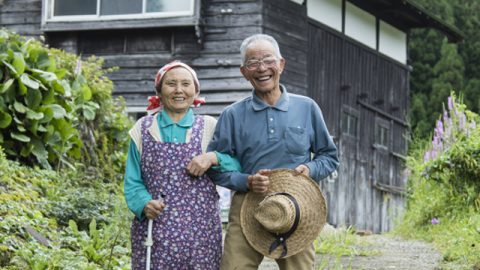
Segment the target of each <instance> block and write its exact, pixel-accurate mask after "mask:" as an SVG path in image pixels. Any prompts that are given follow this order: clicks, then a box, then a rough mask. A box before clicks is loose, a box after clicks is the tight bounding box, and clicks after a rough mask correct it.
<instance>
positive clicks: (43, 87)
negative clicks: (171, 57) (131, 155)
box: [0, 29, 132, 177]
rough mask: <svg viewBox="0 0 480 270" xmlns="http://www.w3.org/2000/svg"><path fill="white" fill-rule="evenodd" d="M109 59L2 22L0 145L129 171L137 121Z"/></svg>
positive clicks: (57, 160)
mask: <svg viewBox="0 0 480 270" xmlns="http://www.w3.org/2000/svg"><path fill="white" fill-rule="evenodd" d="M102 64H103V61H102V60H101V59H97V58H95V57H91V58H88V59H86V60H81V59H80V58H79V57H78V56H76V55H73V54H69V53H66V52H64V51H61V50H57V49H50V48H48V47H47V46H45V45H43V44H42V43H40V42H39V41H36V40H33V39H29V40H26V39H25V38H22V37H20V36H18V35H16V34H14V33H11V32H9V31H8V30H5V29H1V30H0V145H2V146H3V148H4V149H5V153H6V154H7V156H8V158H10V159H15V160H19V161H20V162H22V163H25V164H29V165H36V164H39V165H41V166H42V167H43V168H50V167H51V166H54V167H56V168H60V167H64V166H69V167H70V168H72V169H73V168H74V167H75V166H74V165H73V163H75V162H78V163H81V164H84V165H85V167H89V166H92V165H94V166H104V167H105V168H111V170H110V171H108V172H109V175H107V176H109V177H111V176H113V174H114V173H115V170H117V171H121V169H122V168H123V163H124V161H125V157H124V154H123V153H125V151H126V146H127V141H128V136H127V130H128V127H129V126H130V125H131V124H132V123H131V122H130V120H129V119H128V118H127V116H126V115H124V114H123V109H124V106H125V104H124V102H123V101H122V100H116V101H115V100H113V99H112V90H113V84H112V82H111V81H110V80H109V79H108V78H107V77H106V76H105V75H106V73H108V72H110V71H111V69H103V68H102Z"/></svg>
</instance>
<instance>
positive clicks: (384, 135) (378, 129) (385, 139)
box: [375, 118, 390, 148]
mask: <svg viewBox="0 0 480 270" xmlns="http://www.w3.org/2000/svg"><path fill="white" fill-rule="evenodd" d="M375 122H376V124H375V145H377V146H381V147H385V148H388V145H389V141H390V123H389V122H388V121H385V120H383V119H379V118H377V119H376V121H375Z"/></svg>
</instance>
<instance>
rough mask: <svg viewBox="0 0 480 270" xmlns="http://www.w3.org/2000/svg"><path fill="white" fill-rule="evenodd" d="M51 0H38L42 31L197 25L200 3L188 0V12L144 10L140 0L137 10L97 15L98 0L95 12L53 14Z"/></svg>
mask: <svg viewBox="0 0 480 270" xmlns="http://www.w3.org/2000/svg"><path fill="white" fill-rule="evenodd" d="M55 1H60V0H42V27H41V30H42V31H45V32H49V31H76V30H77V31H81V30H104V29H133V28H150V27H172V26H195V27H198V26H199V24H200V5H201V2H202V1H201V0H190V1H191V2H190V3H191V9H190V10H189V11H188V12H187V11H180V12H178V11H175V12H152V13H146V12H145V8H146V6H145V5H146V0H142V13H141V14H119V15H103V16H101V15H99V12H100V10H99V9H100V1H101V0H98V2H97V11H96V12H97V14H96V15H66V16H53V10H54V2H55Z"/></svg>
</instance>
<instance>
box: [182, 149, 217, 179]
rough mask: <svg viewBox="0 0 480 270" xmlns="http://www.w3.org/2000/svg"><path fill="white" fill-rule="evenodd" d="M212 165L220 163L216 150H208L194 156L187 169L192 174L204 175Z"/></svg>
mask: <svg viewBox="0 0 480 270" xmlns="http://www.w3.org/2000/svg"><path fill="white" fill-rule="evenodd" d="M212 165H213V166H214V165H218V160H217V155H216V154H215V152H208V153H205V154H201V155H198V156H196V157H194V158H192V160H191V161H190V162H189V163H188V165H187V171H188V173H189V174H190V175H192V176H202V175H203V174H205V172H206V171H207V170H208V169H209V168H210V167H211V166H212Z"/></svg>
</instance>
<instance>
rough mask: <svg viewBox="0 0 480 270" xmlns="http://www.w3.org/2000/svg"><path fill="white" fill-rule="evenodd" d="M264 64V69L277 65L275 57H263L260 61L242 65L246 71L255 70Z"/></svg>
mask: <svg viewBox="0 0 480 270" xmlns="http://www.w3.org/2000/svg"><path fill="white" fill-rule="evenodd" d="M262 63H263V64H264V65H265V67H266V68H271V67H274V66H275V65H276V64H277V59H276V58H275V57H265V58H263V59H261V60H253V59H252V60H248V61H247V62H245V64H244V65H243V66H244V67H246V68H247V69H248V70H257V69H258V68H259V67H260V65H261V64H262Z"/></svg>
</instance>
